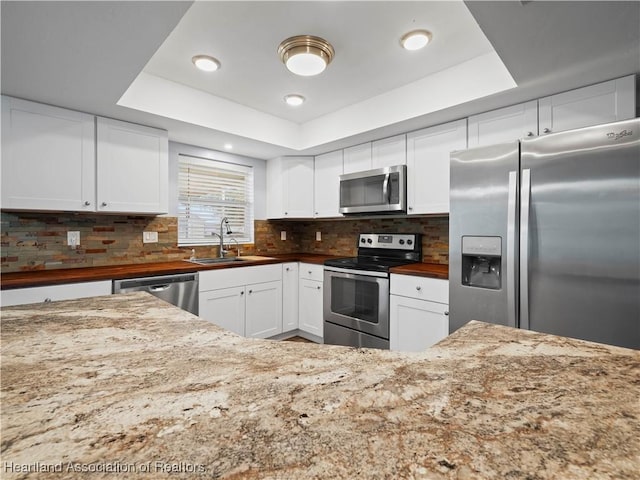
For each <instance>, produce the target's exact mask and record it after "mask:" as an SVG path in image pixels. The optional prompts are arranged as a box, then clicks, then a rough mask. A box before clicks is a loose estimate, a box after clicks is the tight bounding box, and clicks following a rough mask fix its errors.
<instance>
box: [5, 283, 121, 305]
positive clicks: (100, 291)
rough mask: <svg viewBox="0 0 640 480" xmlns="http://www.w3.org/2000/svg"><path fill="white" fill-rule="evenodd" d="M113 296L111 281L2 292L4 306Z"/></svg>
mask: <svg viewBox="0 0 640 480" xmlns="http://www.w3.org/2000/svg"><path fill="white" fill-rule="evenodd" d="M101 295H111V280H104V281H100V282H83V283H69V284H64V285H51V286H46V287H29V288H17V289H15V290H2V294H1V298H2V306H3V307H8V306H9V305H26V304H29V303H41V302H57V301H58V300H73V299H76V298H87V297H97V296H101Z"/></svg>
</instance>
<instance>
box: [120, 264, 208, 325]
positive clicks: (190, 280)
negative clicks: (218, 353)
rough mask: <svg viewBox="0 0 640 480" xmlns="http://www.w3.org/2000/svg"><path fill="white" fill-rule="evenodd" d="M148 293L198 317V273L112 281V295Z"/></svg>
mask: <svg viewBox="0 0 640 480" xmlns="http://www.w3.org/2000/svg"><path fill="white" fill-rule="evenodd" d="M127 292H149V293H150V294H151V295H155V296H156V297H158V298H161V299H162V300H164V301H165V302H169V303H171V304H173V305H175V306H176V307H180V308H182V309H183V310H186V311H187V312H191V313H193V314H194V315H198V273H197V272H196V273H184V274H177V275H162V276H158V277H143V278H128V279H126V280H114V281H113V293H127Z"/></svg>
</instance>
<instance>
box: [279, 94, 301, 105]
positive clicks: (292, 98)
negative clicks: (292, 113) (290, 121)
mask: <svg viewBox="0 0 640 480" xmlns="http://www.w3.org/2000/svg"><path fill="white" fill-rule="evenodd" d="M304 100H305V98H304V97H303V96H302V95H298V94H295V93H294V94H291V95H287V96H286V97H284V101H285V102H287V105H291V106H292V107H297V106H299V105H302V104H303V103H304Z"/></svg>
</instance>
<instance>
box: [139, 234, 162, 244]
mask: <svg viewBox="0 0 640 480" xmlns="http://www.w3.org/2000/svg"><path fill="white" fill-rule="evenodd" d="M142 243H158V232H142Z"/></svg>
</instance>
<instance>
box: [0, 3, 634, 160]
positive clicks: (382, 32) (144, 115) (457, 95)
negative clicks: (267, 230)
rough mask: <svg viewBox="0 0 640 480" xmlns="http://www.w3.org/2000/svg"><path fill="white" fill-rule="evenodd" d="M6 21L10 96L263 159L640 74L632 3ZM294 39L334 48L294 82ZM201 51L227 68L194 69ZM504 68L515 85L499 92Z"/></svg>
mask: <svg viewBox="0 0 640 480" xmlns="http://www.w3.org/2000/svg"><path fill="white" fill-rule="evenodd" d="M190 7H191V8H190ZM0 13H1V16H2V30H1V34H2V85H1V86H2V93H3V94H8V95H13V96H17V97H21V98H27V99H31V100H35V101H39V102H44V103H50V104H54V105H59V106H63V107H67V108H73V109H77V110H82V111H86V112H89V113H94V114H98V115H104V116H109V117H114V118H120V119H123V120H128V121H133V122H138V123H143V124H148V125H153V126H157V127H161V128H166V129H167V130H169V136H170V139H172V140H175V141H180V142H183V143H189V144H193V145H198V146H202V147H207V148H212V149H222V145H223V144H224V143H227V142H230V143H232V144H233V145H234V152H236V153H239V154H243V155H247V156H251V157H255V158H265V159H266V158H272V157H275V156H278V155H287V154H289V155H291V154H298V153H303V154H316V153H322V152H326V151H330V150H332V149H335V148H342V147H344V146H348V145H354V144H356V143H359V142H363V141H367V140H371V139H374V138H382V137H384V136H388V135H393V134H396V133H401V132H404V131H409V130H412V129H416V128H422V127H425V126H428V125H434V124H437V123H441V122H444V121H449V120H453V119H456V118H461V117H464V116H467V115H469V114H474V113H478V112H481V111H485V110H488V109H491V108H497V107H500V106H505V105H508V104H511V103H516V102H519V101H524V100H528V99H531V98H536V97H539V96H543V95H547V94H550V93H555V92H557V91H562V90H566V89H570V88H575V87H578V86H582V85H586V84H589V83H595V82H598V81H603V80H607V79H610V78H614V77H617V76H621V75H625V74H629V73H637V72H639V71H640V29H639V28H638V26H639V25H640V2H635V1H632V2H608V1H604V2H590V1H587V2H577V1H569V2H538V1H532V2H519V1H498V2H481V1H471V2H466V4H462V3H460V2H241V1H236V2H198V3H196V4H194V5H193V6H192V5H191V2H180V1H177V2H164V1H157V2H155V1H150V2H144V1H142V2H5V1H3V2H2V4H1V11H0ZM414 25H415V26H416V27H422V28H428V29H430V30H432V31H433V32H434V42H433V44H432V45H430V46H429V47H428V48H427V49H426V50H424V51H421V52H405V51H403V50H401V49H400V48H399V47H398V44H397V41H398V38H399V36H400V35H401V34H402V33H404V32H406V31H407V30H409V29H411V28H413V27H414ZM295 34H315V35H319V36H323V37H324V38H327V39H328V40H329V41H330V42H331V43H332V44H333V45H334V47H335V49H336V57H335V59H334V61H333V63H332V64H331V65H330V66H329V67H328V69H327V71H326V72H324V73H323V74H322V75H320V76H318V77H313V78H298V77H295V76H293V75H291V74H289V73H288V72H287V71H286V70H285V68H284V66H283V65H282V64H281V63H280V61H279V59H278V57H277V54H276V49H277V46H278V44H279V43H280V41H281V40H283V39H284V38H286V37H288V36H291V35H295ZM356 34H358V35H361V36H363V37H362V38H364V41H362V40H358V38H359V37H357V36H356ZM367 45H369V46H367ZM494 50H495V52H496V53H497V55H496V53H492V52H493V51H494ZM198 53H209V54H211V55H213V56H215V57H217V58H219V59H220V61H221V62H222V69H221V70H220V71H219V72H216V73H215V74H211V75H209V76H207V75H206V74H203V73H202V72H199V71H197V70H195V69H194V68H193V67H192V65H191V62H190V58H191V56H192V55H194V54H198ZM380 58H384V59H386V60H385V61H386V62H387V64H388V65H390V66H389V67H387V68H381V67H380V64H379V63H378V62H377V61H376V59H380ZM502 63H504V66H506V69H507V70H508V73H510V74H511V77H513V79H514V80H515V82H516V83H517V85H518V86H517V88H513V89H510V90H505V88H508V84H509V82H508V80H509V79H505V78H504V77H505V76H504V75H503V74H504V73H505V69H504V67H502V71H500V70H501V68H500V67H501V64H502ZM487 66H492V68H493V70H495V72H496V73H495V75H494V76H492V75H490V74H489V73H487V68H486V67H487ZM483 67H484V68H483ZM474 69H475V70H474ZM474 72H475V73H474ZM136 79H137V80H136ZM145 82H146V83H145ZM136 84H138V85H137V86H136ZM478 84H481V85H478ZM443 85H444V86H445V87H447V88H445V87H443ZM292 92H296V93H302V94H303V95H305V96H306V97H307V98H308V102H307V103H306V104H305V105H304V106H303V108H301V109H298V110H293V109H291V108H288V107H286V106H285V105H284V104H283V103H282V102H281V98H282V96H284V95H285V94H287V93H292ZM425 92H428V94H427V93H425ZM125 93H126V95H125ZM123 95H124V97H123ZM136 97H139V98H136ZM416 99H418V100H416ZM118 102H120V105H118ZM124 104H127V105H129V107H125V106H123V105H124ZM133 107H135V108H133Z"/></svg>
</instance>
